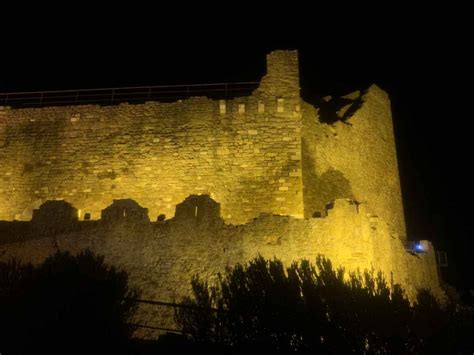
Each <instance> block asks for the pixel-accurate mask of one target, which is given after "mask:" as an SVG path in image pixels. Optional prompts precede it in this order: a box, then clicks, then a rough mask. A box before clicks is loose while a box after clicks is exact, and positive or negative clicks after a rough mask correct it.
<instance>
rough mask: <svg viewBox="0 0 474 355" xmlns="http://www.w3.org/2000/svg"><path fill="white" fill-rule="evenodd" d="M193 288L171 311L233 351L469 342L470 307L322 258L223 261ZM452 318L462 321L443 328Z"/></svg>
mask: <svg viewBox="0 0 474 355" xmlns="http://www.w3.org/2000/svg"><path fill="white" fill-rule="evenodd" d="M192 288H193V297H187V298H185V299H184V300H183V304H184V305H187V306H191V307H188V308H179V309H177V310H176V312H175V317H176V321H177V323H178V325H179V326H180V327H181V329H182V331H183V333H185V334H188V339H189V340H191V341H193V342H195V343H198V344H201V345H202V344H208V345H209V344H210V345H212V344H215V345H218V346H223V345H225V346H227V347H228V350H229V351H234V352H237V353H240V352H248V351H251V352H255V351H264V352H265V353H269V352H284V353H286V352H295V351H298V352H309V351H311V352H315V353H330V354H345V353H360V354H362V353H364V354H375V353H377V354H380V353H407V352H415V353H425V352H427V351H432V349H435V350H436V346H438V350H439V349H443V351H444V350H446V351H445V353H457V352H459V351H461V350H465V349H468V348H469V347H470V346H471V345H470V343H469V339H468V337H467V334H469V332H471V331H472V330H473V329H474V328H473V322H472V312H457V313H456V312H453V309H454V308H453V307H452V306H449V305H447V306H445V307H441V306H440V305H439V304H438V303H437V302H436V300H435V299H434V297H433V296H432V295H431V294H430V293H429V292H428V291H426V290H422V291H420V293H419V298H418V302H417V303H415V304H414V305H410V302H409V301H408V299H407V298H406V296H405V295H404V293H403V290H402V289H401V288H400V287H399V286H398V285H392V287H389V286H388V285H387V283H386V282H385V280H384V278H383V275H382V274H380V273H377V274H376V273H374V272H364V273H349V274H346V273H345V272H344V270H343V269H337V270H335V269H334V268H333V267H332V265H331V262H330V261H329V260H328V259H325V258H323V257H318V258H317V259H316V263H315V265H312V264H311V263H310V262H308V261H305V260H303V261H300V262H299V263H293V264H292V265H291V266H290V267H289V268H287V269H286V270H285V268H284V266H283V264H282V263H281V262H280V261H279V260H265V259H264V258H262V257H258V258H255V259H254V260H252V261H251V262H249V263H248V264H246V265H244V266H242V265H237V266H236V267H234V268H228V269H227V270H226V272H225V273H224V274H223V275H220V276H219V281H218V284H217V285H216V286H214V287H209V285H208V284H207V283H206V281H203V280H200V279H199V278H198V277H194V278H193V280H192ZM450 307H451V308H450ZM434 310H436V312H438V313H436V312H433V311H434ZM453 317H454V318H455V319H457V320H458V323H459V320H460V319H461V318H462V319H463V320H462V322H461V323H462V326H457V329H456V330H453V331H449V324H452V322H453V321H454V320H455V319H453ZM460 334H464V337H465V338H464V339H463V338H462V337H463V336H462V335H460ZM441 344H442V345H441Z"/></svg>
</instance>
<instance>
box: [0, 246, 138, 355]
mask: <svg viewBox="0 0 474 355" xmlns="http://www.w3.org/2000/svg"><path fill="white" fill-rule="evenodd" d="M127 281H128V276H127V274H126V273H125V272H123V271H117V270H116V269H115V268H114V267H112V266H108V265H107V264H105V263H104V258H103V257H102V256H97V255H94V254H93V253H92V252H91V251H89V250H85V251H83V252H81V253H79V254H78V255H77V256H73V255H71V254H70V253H68V252H58V253H56V254H55V255H53V256H51V257H48V258H47V259H46V260H45V261H44V262H43V263H42V264H40V265H38V266H36V267H35V266H32V265H31V264H26V265H22V264H20V263H19V262H18V261H15V260H11V261H9V262H7V263H0V317H1V319H2V321H1V325H0V327H1V328H0V344H1V349H0V351H1V352H2V354H4V353H5V354H25V353H26V354H29V353H42V352H44V353H63V354H66V353H67V354H71V353H98V352H109V351H113V350H114V349H115V350H117V351H118V350H124V345H126V344H125V342H126V341H127V340H128V338H129V337H130V335H131V332H132V330H133V329H132V328H131V327H130V326H128V325H127V320H128V319H129V317H130V316H131V315H132V314H133V313H134V311H135V305H134V304H133V302H132V301H130V300H127V299H130V298H135V297H136V296H137V294H138V291H137V290H136V289H131V288H130V287H129V286H128V283H127Z"/></svg>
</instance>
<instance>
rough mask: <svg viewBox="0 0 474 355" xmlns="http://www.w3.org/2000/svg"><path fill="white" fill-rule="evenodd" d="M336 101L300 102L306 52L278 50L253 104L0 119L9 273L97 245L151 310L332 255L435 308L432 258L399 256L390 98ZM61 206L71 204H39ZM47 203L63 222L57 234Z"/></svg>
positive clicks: (164, 316)
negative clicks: (232, 274)
mask: <svg viewBox="0 0 474 355" xmlns="http://www.w3.org/2000/svg"><path fill="white" fill-rule="evenodd" d="M339 99H340V100H343V102H345V105H344V106H343V107H342V108H341V109H340V110H339V111H337V112H336V113H335V115H336V116H335V117H336V118H337V119H336V120H332V121H330V120H329V121H328V120H326V119H325V112H324V110H323V109H322V108H321V107H314V106H312V105H310V104H308V103H306V102H304V101H303V100H302V99H301V98H300V87H299V67H298V55H297V52H296V51H275V52H272V53H270V54H269V55H268V56H267V73H266V75H265V76H264V77H263V78H262V79H261V81H260V85H259V86H258V88H257V89H255V90H254V91H253V92H252V93H251V94H249V95H248V96H243V97H234V98H233V99H227V100H215V99H210V98H207V97H191V98H188V99H185V100H178V101H175V102H152V101H150V102H146V103H142V104H127V103H122V104H118V105H108V106H107V105H105V106H99V105H77V106H61V107H39V108H12V107H0V220H4V221H0V255H1V256H0V260H7V259H8V258H11V257H16V258H19V259H21V260H24V261H33V262H41V261H42V260H43V259H44V258H45V257H46V256H48V255H51V254H52V253H54V252H55V251H57V250H70V251H73V252H78V251H79V250H82V249H83V248H86V247H88V248H91V249H92V250H93V251H94V252H97V253H99V254H103V255H105V256H106V261H107V262H110V263H112V264H114V265H116V266H118V267H121V268H124V269H125V270H127V271H128V272H129V273H130V280H131V283H132V284H133V285H135V286H138V287H140V288H141V289H143V292H144V293H143V298H146V299H156V300H161V301H179V300H180V299H181V297H183V296H185V295H188V294H189V291H190V280H191V277H192V276H193V275H194V274H200V275H201V276H202V277H204V278H208V279H209V280H210V281H212V280H213V279H215V277H216V275H217V273H218V272H222V271H223V270H224V269H225V267H226V266H232V265H235V264H236V263H243V262H246V261H248V260H250V259H251V258H253V257H255V256H257V255H258V254H261V255H263V256H264V257H268V258H271V257H278V258H280V259H282V260H283V262H284V263H285V264H287V265H289V263H291V262H292V261H294V260H299V259H301V258H307V259H310V260H314V258H315V257H316V256H317V255H318V254H323V255H325V256H327V257H329V258H331V260H332V261H333V263H334V264H335V265H336V266H343V267H345V268H346V269H347V270H357V269H358V270H364V269H374V270H380V271H383V272H384V274H385V276H386V278H387V280H388V281H389V282H395V283H400V284H402V286H403V287H404V288H405V289H406V291H407V294H408V295H409V296H410V297H411V298H413V297H414V294H415V292H416V289H418V288H420V287H428V288H431V289H432V290H433V291H434V292H435V294H437V295H438V297H440V298H442V291H441V289H440V287H439V280H438V275H437V269H436V260H435V251H434V249H433V247H432V245H431V244H429V243H428V244H426V245H428V246H429V247H428V250H427V252H426V253H423V254H414V253H411V252H409V251H407V250H406V248H405V241H406V231H405V223H404V213H403V204H402V196H401V190H400V181H399V175H398V167H397V155H396V147H395V140H394V135H393V127H392V118H391V109H390V101H389V98H388V96H387V94H386V93H385V92H384V91H383V90H381V89H380V88H378V87H377V86H375V85H372V86H370V87H369V88H368V89H366V90H363V91H357V92H354V93H351V94H349V95H346V96H344V97H342V98H339ZM54 200H64V201H66V202H67V203H62V204H61V203H48V204H44V203H45V202H46V201H54ZM111 205H112V206H111ZM40 206H42V208H41V209H39V207H40ZM44 206H56V207H55V208H61V209H62V210H61V211H62V212H61V213H60V214H61V215H67V216H68V218H70V221H69V222H68V224H64V223H63V224H62V229H61V228H60V229H58V228H57V225H61V221H57V218H55V217H54V216H52V215H51V213H52V212H51V210H47V209H46V207H44ZM108 206H111V207H109V208H107V207H108ZM38 209H39V210H38ZM35 210H36V212H33V211H35ZM38 211H39V212H38ZM102 211H104V212H102ZM53 212H54V211H53ZM53 214H54V213H53ZM163 214H164V215H165V216H166V217H163V216H161V217H160V218H159V219H158V221H157V217H158V216H159V215H163ZM33 215H34V216H36V217H35V218H33V220H32V221H31V222H27V221H30V220H31V219H32V216H33ZM48 216H52V217H51V218H50V219H51V220H48V219H49V217H48ZM86 216H87V217H86ZM101 216H102V219H101ZM137 216H138V217H137ZM40 217H41V218H40ZM84 217H86V220H84ZM71 218H73V219H71ZM74 218H75V219H74ZM116 218H119V219H120V218H122V219H121V220H119V221H118V222H117V221H115V219H116ZM134 218H135V219H136V218H138V219H139V220H140V223H135V222H136V221H135V220H134ZM89 219H90V220H89ZM150 307H151V306H150ZM166 312H168V313H166ZM138 318H139V319H138V320H139V321H140V322H141V323H146V324H152V323H154V322H156V320H157V319H160V320H162V323H161V325H163V322H164V324H167V325H168V326H170V327H171V326H173V324H172V323H173V320H172V315H171V314H170V313H169V310H168V311H166V310H159V309H157V308H153V309H148V308H147V306H145V305H144V306H142V307H141V308H140V312H139V315H138ZM149 335H150V334H148V335H147V334H140V336H149Z"/></svg>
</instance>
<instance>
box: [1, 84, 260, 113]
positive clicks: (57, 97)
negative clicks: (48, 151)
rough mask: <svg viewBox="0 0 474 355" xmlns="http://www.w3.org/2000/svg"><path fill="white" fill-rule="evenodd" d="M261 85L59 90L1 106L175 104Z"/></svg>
mask: <svg viewBox="0 0 474 355" xmlns="http://www.w3.org/2000/svg"><path fill="white" fill-rule="evenodd" d="M258 84H259V82H253V81H248V82H238V83H216V84H191V85H167V86H138V87H122V88H101V89H83V90H57V91H34V92H10V93H0V106H12V107H39V106H61V105H84V104H98V105H114V104H118V103H124V102H129V103H142V102H146V101H176V100H180V99H186V98H189V97H191V96H207V97H210V98H216V99H217V98H220V99H225V98H233V97H238V96H245V95H249V94H250V93H251V92H252V91H253V90H255V89H256V88H257V87H258Z"/></svg>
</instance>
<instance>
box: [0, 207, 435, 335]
mask: <svg viewBox="0 0 474 355" xmlns="http://www.w3.org/2000/svg"><path fill="white" fill-rule="evenodd" d="M195 200H196V199H194V198H192V199H188V200H186V201H187V203H188V204H189V205H188V207H190V208H182V209H181V210H183V211H185V210H193V206H194V205H191V204H192V203H194V202H193V201H195ZM204 202H206V201H204ZM196 205H199V206H202V207H203V208H204V206H206V205H207V206H209V207H207V212H206V210H204V211H200V212H199V214H201V217H200V216H199V215H198V216H193V214H190V213H185V212H183V215H182V217H176V218H174V219H171V220H167V221H165V222H157V223H149V224H139V225H133V224H132V225H127V224H123V223H117V224H115V225H109V224H101V223H100V222H81V223H82V224H83V227H81V228H82V231H81V230H79V231H76V232H72V233H68V234H63V235H58V236H55V237H45V238H40V239H34V240H28V241H24V242H15V243H8V244H3V245H0V260H8V259H9V258H11V257H16V258H19V259H21V260H23V261H33V262H41V261H42V260H43V259H44V258H45V257H46V256H48V255H51V254H52V253H54V252H55V251H56V250H63V251H64V250H69V251H72V252H73V253H75V252H78V251H80V250H81V249H82V248H85V247H89V248H91V249H92V250H93V251H94V252H96V253H98V254H103V255H105V257H106V262H109V263H111V264H114V265H117V266H118V267H120V268H124V269H125V270H127V271H128V272H129V273H130V282H131V283H132V285H135V286H138V287H139V288H141V289H142V290H143V294H142V296H141V297H142V298H143V299H152V300H159V301H165V302H172V301H179V300H180V299H181V298H182V297H183V296H185V295H188V294H189V292H190V280H191V277H192V276H193V275H195V274H199V275H201V277H204V278H206V279H208V280H209V281H211V282H212V280H215V278H216V275H217V273H218V272H222V271H224V269H225V267H226V266H233V265H235V264H236V263H243V262H246V261H248V260H250V259H252V258H254V257H255V256H257V255H258V254H260V255H262V256H264V257H265V258H273V257H277V258H279V259H281V260H282V261H283V262H284V263H285V264H286V265H289V264H290V263H291V262H292V261H294V260H300V259H301V258H306V259H308V260H312V261H314V260H315V258H316V256H317V255H318V254H323V255H325V256H326V257H328V258H330V259H331V260H332V262H333V264H334V265H335V266H343V267H345V268H346V270H351V271H355V270H364V269H369V270H370V269H372V268H373V269H374V270H376V271H378V270H380V271H383V272H384V274H385V277H386V279H387V281H388V283H389V284H390V283H391V282H393V283H399V284H401V285H402V286H403V287H404V288H405V290H406V292H407V295H408V296H409V297H410V298H411V299H412V300H413V298H414V296H415V293H416V290H417V289H418V288H421V287H425V288H431V290H432V291H433V292H434V294H435V295H436V296H437V297H439V298H443V297H444V295H443V291H442V290H441V289H440V287H439V280H438V274H437V269H436V261H435V253H434V249H433V247H432V245H431V244H429V248H428V250H427V252H426V253H422V254H413V253H410V252H407V251H406V249H405V247H404V245H403V242H402V241H400V240H399V239H397V238H394V237H393V236H391V234H390V232H389V228H388V226H387V224H386V223H385V222H384V221H383V220H382V219H381V218H378V217H373V216H370V214H369V215H368V213H367V210H366V206H365V205H364V204H356V203H354V202H352V201H350V200H345V199H339V200H336V201H335V203H334V205H333V207H332V209H330V210H328V211H327V215H326V217H324V218H310V219H301V218H294V217H290V216H276V215H271V214H265V215H261V216H260V217H258V218H256V219H254V220H252V221H250V222H249V223H246V224H242V225H228V224H225V223H224V222H223V221H222V220H221V219H220V218H219V217H218V216H217V215H216V213H215V211H216V208H215V207H214V206H213V205H211V204H209V203H207V202H206V203H203V204H199V203H196ZM205 209H206V208H205ZM206 216H207V217H208V218H204V217H206ZM8 223H15V222H8ZM0 227H1V226H0ZM81 228H80V229H81ZM0 229H1V228H0ZM3 230H5V229H3ZM137 322H138V323H140V324H145V325H156V326H167V327H174V326H175V325H174V324H173V317H172V311H171V310H170V309H168V308H164V307H157V306H150V305H143V306H141V308H140V313H139V315H138V319H137ZM139 334H140V336H147V335H148V336H150V335H152V332H151V333H148V334H147V333H146V332H145V333H139Z"/></svg>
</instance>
